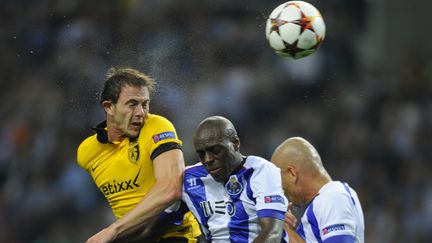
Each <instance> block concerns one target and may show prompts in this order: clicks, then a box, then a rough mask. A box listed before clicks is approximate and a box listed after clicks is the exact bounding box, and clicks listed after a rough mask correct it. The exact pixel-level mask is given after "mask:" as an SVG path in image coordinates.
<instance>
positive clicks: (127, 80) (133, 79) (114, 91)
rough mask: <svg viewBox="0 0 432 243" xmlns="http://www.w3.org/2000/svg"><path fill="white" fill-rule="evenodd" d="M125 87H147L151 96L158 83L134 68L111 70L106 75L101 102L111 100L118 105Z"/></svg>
mask: <svg viewBox="0 0 432 243" xmlns="http://www.w3.org/2000/svg"><path fill="white" fill-rule="evenodd" d="M125 85H131V86H135V87H143V86H145V87H147V88H148V90H149V93H150V95H151V94H152V93H153V91H154V87H155V85H156V82H155V81H154V80H153V79H152V78H150V77H149V76H147V75H146V74H144V73H142V72H140V71H138V70H136V69H133V68H110V69H109V70H108V72H107V74H106V79H105V84H104V87H103V90H102V94H101V98H100V99H101V100H100V102H101V103H102V102H104V101H106V100H109V101H112V102H113V103H117V101H118V98H119V96H120V92H121V89H122V87H124V86H125Z"/></svg>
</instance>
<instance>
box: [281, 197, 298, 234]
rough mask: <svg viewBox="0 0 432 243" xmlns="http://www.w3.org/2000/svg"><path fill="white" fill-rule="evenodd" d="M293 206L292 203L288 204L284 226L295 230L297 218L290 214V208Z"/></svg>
mask: <svg viewBox="0 0 432 243" xmlns="http://www.w3.org/2000/svg"><path fill="white" fill-rule="evenodd" d="M292 207H293V204H292V203H289V204H288V211H287V212H286V213H285V222H284V225H285V228H287V229H292V230H295V227H296V225H297V218H296V217H295V216H294V214H292V212H291V208H292Z"/></svg>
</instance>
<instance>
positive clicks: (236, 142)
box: [232, 136, 240, 151]
mask: <svg viewBox="0 0 432 243" xmlns="http://www.w3.org/2000/svg"><path fill="white" fill-rule="evenodd" d="M232 143H233V144H234V148H235V151H239V150H240V138H239V137H238V136H235V137H234V138H233V139H232Z"/></svg>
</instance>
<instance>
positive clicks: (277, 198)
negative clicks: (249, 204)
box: [264, 195, 285, 204]
mask: <svg viewBox="0 0 432 243" xmlns="http://www.w3.org/2000/svg"><path fill="white" fill-rule="evenodd" d="M264 203H281V204H285V199H284V198H283V197H282V196H281V195H271V196H265V197H264Z"/></svg>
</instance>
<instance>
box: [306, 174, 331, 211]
mask: <svg viewBox="0 0 432 243" xmlns="http://www.w3.org/2000/svg"><path fill="white" fill-rule="evenodd" d="M309 180H310V183H308V185H309V186H308V189H307V190H306V193H305V195H304V198H305V201H306V204H309V203H310V202H311V201H312V200H313V199H314V198H315V197H316V196H317V195H318V193H319V191H320V190H321V188H322V187H323V186H324V185H325V184H327V183H329V182H330V181H331V178H330V176H328V174H326V175H323V174H319V175H318V176H317V175H314V178H310V179H309Z"/></svg>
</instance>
